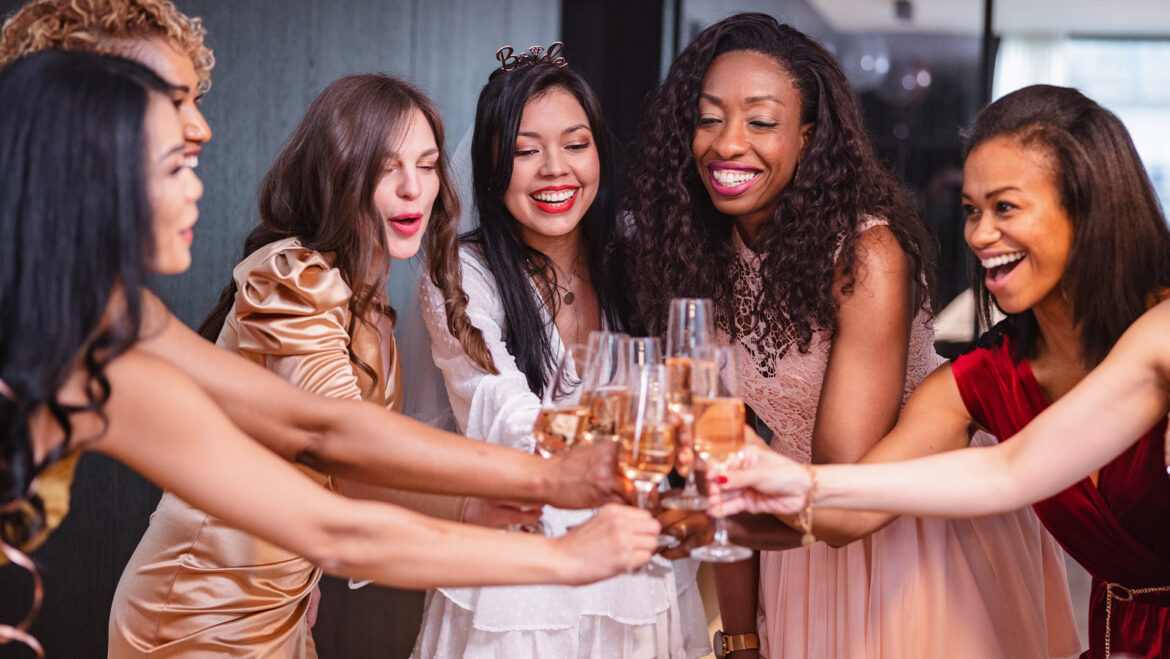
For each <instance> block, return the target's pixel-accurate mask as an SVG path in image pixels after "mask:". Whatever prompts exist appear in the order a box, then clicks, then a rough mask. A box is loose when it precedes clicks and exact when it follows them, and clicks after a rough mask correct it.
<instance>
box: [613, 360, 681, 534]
mask: <svg viewBox="0 0 1170 659" xmlns="http://www.w3.org/2000/svg"><path fill="white" fill-rule="evenodd" d="M629 374H630V378H629V380H628V381H629V384H630V395H629V397H628V398H627V402H626V410H625V414H624V415H623V422H622V426H621V432H620V439H621V444H620V446H619V448H618V469H619V470H620V471H621V473H622V475H624V476H625V477H626V478H627V479H628V480H629V481H630V482H631V483H633V484H634V489H635V491H636V492H637V493H638V508H641V509H642V510H650V494H651V493H652V492H653V491H654V490H655V489H656V488H658V486H659V485H660V484H661V483H662V481H663V480H664V479H665V478H666V475H667V474H668V473H670V469H671V467H672V466H673V465H674V454H675V451H676V450H677V441H676V432H677V428H676V427H675V425H674V424H673V423H671V421H670V419H669V418H668V408H667V404H666V369H665V368H664V367H663V366H662V365H661V364H656V365H648V366H634V367H632V368H631V369H630V370H629ZM677 543H678V540H677V539H675V538H674V537H672V536H669V535H661V534H660V535H659V536H658V546H659V547H667V546H671V545H673V544H677Z"/></svg>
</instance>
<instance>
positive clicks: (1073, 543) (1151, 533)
mask: <svg viewBox="0 0 1170 659" xmlns="http://www.w3.org/2000/svg"><path fill="white" fill-rule="evenodd" d="M983 343H984V346H985V347H980V348H977V349H975V350H973V351H972V352H969V353H967V354H965V355H962V356H960V357H959V358H958V359H956V360H955V362H954V364H953V366H952V371H953V373H954V375H955V381H956V382H957V383H958V385H959V393H960V394H961V395H962V397H963V403H964V404H965V405H966V406H967V410H968V411H969V412H970V413H971V416H972V418H974V419H975V420H976V421H978V422H979V423H981V424H983V426H984V427H986V428H987V429H988V430H989V431H991V433H992V434H993V435H995V436H996V437H998V438H1000V440H1001V441H1003V440H1006V439H1008V438H1010V437H1011V436H1012V435H1014V434H1015V433H1016V432H1017V431H1019V430H1020V429H1021V428H1023V427H1024V426H1025V425H1027V423H1028V422H1029V421H1031V420H1032V419H1033V418H1034V417H1035V416H1036V415H1038V414H1040V412H1042V411H1043V410H1044V408H1046V407H1048V404H1049V403H1048V400H1047V398H1046V397H1045V395H1044V392H1043V391H1042V390H1041V389H1040V385H1039V383H1037V382H1036V378H1035V376H1034V375H1033V374H1032V369H1031V367H1030V366H1029V365H1028V362H1027V361H1026V360H1020V362H1019V363H1016V362H1015V360H1014V358H1013V354H1014V349H1015V344H1016V340H1015V339H1014V338H1013V337H1012V336H1010V335H1008V334H1001V333H1000V331H997V330H992V332H990V333H989V334H988V336H986V337H985V340H984V342H983ZM1165 432H1166V420H1165V419H1163V420H1162V421H1161V422H1159V423H1158V425H1157V426H1155V427H1154V428H1153V429H1151V430H1150V431H1149V432H1148V433H1146V434H1145V435H1144V436H1142V438H1141V439H1139V440H1138V441H1137V442H1136V443H1135V444H1134V445H1133V446H1131V447H1129V449H1127V450H1126V451H1125V452H1124V453H1122V454H1121V455H1120V456H1118V457H1117V459H1115V460H1113V461H1112V462H1110V463H1109V464H1107V465H1105V466H1104V467H1103V468H1102V469H1101V471H1100V472H1099V475H1098V479H1097V485H1096V486H1094V485H1093V482H1092V481H1091V480H1089V479H1088V478H1085V479H1084V480H1082V481H1080V482H1079V483H1077V484H1075V485H1073V486H1072V487H1069V488H1068V489H1067V490H1064V491H1063V492H1061V493H1059V494H1057V495H1056V496H1053V497H1052V498H1050V499H1047V500H1045V501H1041V502H1039V503H1037V504H1035V506H1034V507H1035V509H1036V513H1037V515H1039V517H1040V521H1041V522H1043V523H1044V525H1045V526H1046V527H1048V530H1049V531H1050V532H1051V533H1052V535H1053V536H1054V537H1055V538H1056V540H1057V541H1058V542H1059V543H1060V544H1061V545H1063V546H1064V548H1065V550H1066V551H1067V552H1068V553H1069V555H1071V556H1072V557H1073V558H1075V559H1076V560H1077V561H1078V562H1079V563H1080V564H1081V565H1083V566H1084V567H1085V569H1086V570H1088V571H1089V573H1090V574H1091V575H1092V576H1093V588H1092V596H1091V601H1090V609H1089V650H1088V652H1086V653H1085V654H1083V655H1081V656H1082V657H1088V658H1091V659H1098V658H1100V657H1104V656H1105V637H1106V636H1105V635H1106V618H1107V617H1108V618H1109V621H1108V627H1109V630H1110V634H1109V636H1110V648H1111V651H1112V654H1113V656H1115V657H1116V656H1119V655H1120V656H1127V657H1147V658H1155V657H1160V658H1167V657H1170V591H1161V592H1154V593H1142V594H1137V595H1135V596H1133V599H1132V601H1125V600H1127V599H1129V598H1128V596H1127V593H1126V592H1125V591H1124V590H1122V589H1119V588H1118V587H1117V586H1113V587H1112V590H1113V592H1114V593H1115V597H1114V598H1113V600H1112V601H1111V602H1108V604H1109V608H1110V609H1111V611H1110V613H1109V615H1108V616H1107V613H1106V605H1107V602H1106V600H1107V597H1108V596H1107V591H1108V589H1109V586H1108V584H1119V585H1120V586H1122V587H1124V588H1127V589H1132V590H1139V589H1144V588H1158V587H1166V586H1170V478H1167V475H1166V470H1165V467H1164V462H1163V460H1164V458H1163V441H1164V439H1163V438H1164V435H1165ZM1118 597H1120V599H1119V598H1118Z"/></svg>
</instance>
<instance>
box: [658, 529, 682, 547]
mask: <svg viewBox="0 0 1170 659" xmlns="http://www.w3.org/2000/svg"><path fill="white" fill-rule="evenodd" d="M678 543H679V540H678V538H676V537H674V536H673V535H667V534H665V533H659V534H658V548H659V549H674V548H675V547H677V546H678Z"/></svg>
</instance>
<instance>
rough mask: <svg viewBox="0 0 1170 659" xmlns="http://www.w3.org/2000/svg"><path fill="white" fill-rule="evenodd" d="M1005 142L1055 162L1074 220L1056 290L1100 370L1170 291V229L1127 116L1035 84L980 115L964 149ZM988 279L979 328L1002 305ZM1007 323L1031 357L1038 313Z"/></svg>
mask: <svg viewBox="0 0 1170 659" xmlns="http://www.w3.org/2000/svg"><path fill="white" fill-rule="evenodd" d="M1001 137H1006V138H1010V139H1013V140H1017V141H1018V142H1019V144H1020V145H1022V146H1024V147H1029V148H1034V149H1037V150H1039V151H1041V152H1043V153H1045V154H1047V155H1048V157H1049V158H1050V159H1051V163H1052V176H1053V180H1054V181H1055V183H1056V187H1057V189H1058V190H1060V204H1061V206H1062V207H1063V208H1064V210H1065V212H1067V213H1068V216H1069V218H1070V219H1071V220H1072V224H1073V245H1072V251H1071V253H1070V254H1069V258H1068V264H1067V265H1066V266H1065V274H1064V277H1063V278H1062V279H1061V284H1060V285H1061V287H1062V289H1063V292H1064V295H1065V296H1066V297H1067V299H1068V300H1069V301H1070V302H1071V303H1072V309H1073V322H1075V323H1076V324H1077V325H1078V326H1079V327H1080V332H1081V351H1082V353H1083V358H1084V360H1085V365H1086V366H1088V367H1090V368H1091V367H1093V366H1096V365H1097V364H1099V363H1100V362H1101V360H1102V359H1104V358H1105V355H1106V354H1108V353H1109V350H1110V349H1112V348H1113V344H1114V343H1116V342H1117V339H1118V338H1119V337H1120V336H1121V335H1122V333H1124V332H1125V330H1126V329H1127V328H1128V327H1129V326H1130V325H1131V324H1132V323H1133V321H1135V320H1137V317H1138V316H1140V315H1142V314H1143V313H1144V312H1145V311H1146V310H1147V309H1148V308H1149V307H1150V306H1152V305H1153V303H1154V302H1156V300H1157V296H1158V294H1159V292H1160V291H1161V289H1165V288H1166V287H1170V230H1167V228H1166V218H1165V216H1164V215H1163V212H1162V207H1161V205H1160V204H1159V203H1158V197H1157V195H1156V194H1155V192H1154V186H1153V185H1152V184H1151V183H1150V178H1149V176H1148V175H1147V174H1146V170H1145V168H1144V167H1143V166H1142V161H1141V157H1140V156H1138V152H1137V149H1136V148H1134V145H1133V140H1131V139H1130V136H1129V132H1128V131H1126V130H1125V126H1124V125H1123V124H1122V123H1121V120H1119V119H1118V118H1117V117H1116V116H1115V115H1114V114H1113V113H1112V112H1110V111H1109V110H1106V109H1105V108H1103V107H1101V106H1100V105H1098V104H1097V103H1095V102H1094V101H1092V100H1091V99H1089V98H1087V97H1085V95H1084V94H1081V93H1080V92H1078V91H1077V90H1075V89H1069V88H1067V87H1054V86H1051V85H1033V86H1031V87H1024V88H1023V89H1020V90H1018V91H1015V92H1012V93H1011V94H1008V95H1007V96H1004V97H1003V98H1001V99H999V100H998V101H996V102H994V103H992V104H991V105H989V106H987V107H986V108H984V109H983V111H982V112H980V113H979V116H978V117H976V119H975V124H974V126H973V127H972V129H971V132H970V138H969V143H968V153H970V151H971V150H974V149H975V148H976V147H978V146H979V145H980V144H983V143H985V142H987V141H989V140H993V139H996V138H1001ZM986 273H987V271H986V269H985V268H984V267H983V266H982V265H980V264H979V263H978V262H976V263H975V267H974V273H973V278H972V287H973V288H974V291H975V293H976V298H977V300H978V301H979V305H978V309H979V321H980V324H981V326H982V327H987V325H988V322H989V319H990V317H991V309H992V307H993V305H995V304H996V303H995V297H994V296H992V295H991V292H990V291H988V290H987V286H986V284H985V283H984V278H985V276H986ZM1006 322H1007V324H1008V325H1010V327H1011V330H1012V331H1013V332H1014V334H1015V335H1016V336H1017V338H1018V339H1019V341H1020V343H1019V351H1018V352H1017V354H1016V359H1017V360H1019V359H1024V358H1027V357H1031V356H1033V355H1034V352H1035V349H1036V340H1037V338H1038V337H1039V333H1040V329H1039V327H1038V326H1037V324H1036V317H1035V315H1033V313H1032V311H1031V310H1030V309H1029V310H1027V311H1024V312H1022V313H1018V314H1010V315H1009V316H1008V318H1007V321H1006Z"/></svg>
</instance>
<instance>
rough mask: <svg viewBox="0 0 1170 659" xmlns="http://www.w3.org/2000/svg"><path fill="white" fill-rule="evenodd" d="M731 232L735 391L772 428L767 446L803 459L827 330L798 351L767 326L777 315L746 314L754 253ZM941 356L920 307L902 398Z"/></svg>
mask: <svg viewBox="0 0 1170 659" xmlns="http://www.w3.org/2000/svg"><path fill="white" fill-rule="evenodd" d="M879 224H881V225H884V224H886V223H885V221H883V220H880V219H878V218H870V219H869V220H867V221H866V222H864V223H863V224H862V226H861V227H860V231H866V230H868V229H870V228H873V227H875V226H877V225H879ZM732 236H733V238H732V240H733V242H734V245H735V250H736V256H737V258H736V266H735V273H734V274H735V287H734V291H735V293H734V295H735V299H734V309H735V314H736V316H737V317H738V318H737V324H738V326H739V327H742V328H747V331H744V332H741V335H740V336H739V337H738V338H737V339H736V341H735V348H736V358H737V361H738V365H739V378H740V395H741V397H742V398H743V401H744V402H745V403H747V405H748V406H750V407H751V408H752V409H753V410H754V411H755V413H756V415H757V416H759V418H760V420H761V421H763V422H764V423H765V424H767V426H768V428H770V429H771V430H772V431H773V433H775V434H774V435H773V437H772V448H774V449H776V450H777V451H779V452H781V453H783V454H784V455H786V456H788V457H790V458H792V459H793V460H797V461H800V462H809V461H810V459H811V456H812V437H813V427H814V425H815V424H816V419H817V403H818V401H819V400H820V397H821V385H822V383H823V382H824V379H825V368H826V367H827V365H828V362H829V346H830V344H831V340H830V338H831V337H830V336H829V333H828V332H827V331H818V332H816V333H814V334H813V338H812V341H811V342H810V343H809V347H808V352H801V351H800V350H798V349H797V348H796V346H795V344H793V343H791V342H786V341H785V340H784V339H785V338H786V337H785V336H784V334H783V333H780V334H779V336H777V334H775V333H770V332H768V331H767V330H768V328H769V327H772V326H774V325H773V324H774V323H777V322H783V318H763V319H754V318H751V315H752V306H753V305H752V301H753V300H754V299H756V297H757V296H758V295H759V293H760V288H761V281H760V257H759V255H758V254H756V253H755V252H753V251H752V250H751V248H750V247H748V246H747V245H746V244H745V243H744V242H743V239H741V238H740V236H739V232H737V231H732ZM782 315H783V314H781V316H782ZM740 321H747V322H740ZM720 334H723V333H722V332H720ZM720 340H721V341H728V340H729V337H727V336H726V335H723V336H721V337H720ZM943 361H945V360H943V358H942V357H939V356H938V355H937V354H936V353H935V352H934V327H933V326H932V324H931V317H930V313H929V311H928V310H926V309H923V310H920V311H919V312H918V315H917V316H916V317H915V318H914V324H913V326H912V328H911V330H910V352H909V354H908V355H907V361H906V385H905V388H904V393H903V397H902V402H903V403H905V401H906V399H907V398H909V397H910V392H912V391H913V390H914V388H915V387H916V386H918V383H919V382H921V381H922V379H923V378H925V377H926V376H927V375H928V374H929V373H930V372H931V371H932V370H934V369H935V368H936V367H938V365H939V364H941V363H943Z"/></svg>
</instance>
